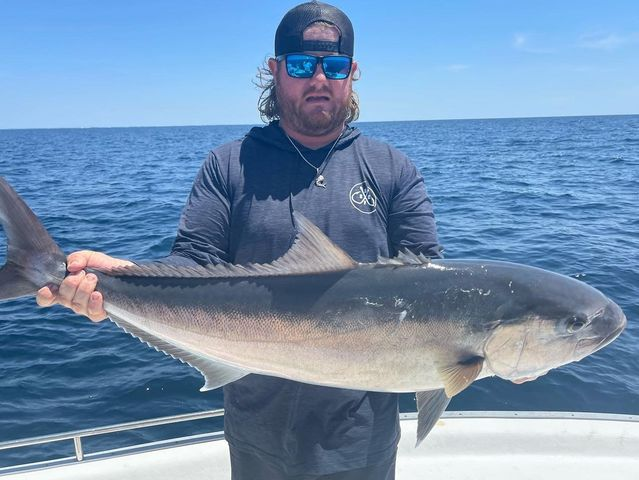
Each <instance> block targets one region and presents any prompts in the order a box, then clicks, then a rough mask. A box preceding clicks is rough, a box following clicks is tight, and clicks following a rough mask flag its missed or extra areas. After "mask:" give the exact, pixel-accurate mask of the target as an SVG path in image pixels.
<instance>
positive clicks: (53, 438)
mask: <svg viewBox="0 0 639 480" xmlns="http://www.w3.org/2000/svg"><path fill="white" fill-rule="evenodd" d="M223 415H224V410H223V409H215V410H206V411H202V412H193V413H187V414H180V415H171V416H166V417H157V418H151V419H146V420H139V421H133V422H126V423H120V424H114V425H107V426H103V427H94V428H87V429H82V430H75V431H70V432H63V433H57V434H50V435H42V436H37V437H31V438H24V439H17V440H9V441H5V442H0V451H2V450H7V449H12V448H23V447H27V446H33V445H43V444H48V443H54V442H60V441H64V440H73V441H74V443H75V446H76V455H75V456H69V457H62V458H57V459H53V460H45V461H41V462H32V463H25V464H18V465H9V466H6V467H0V477H3V476H5V475H10V474H16V473H23V472H30V471H36V470H42V469H46V468H51V467H56V466H65V465H72V464H79V463H85V462H89V461H95V460H103V459H107V458H116V457H121V456H125V455H133V454H137V453H143V452H147V451H152V450H160V449H164V448H172V447H178V446H186V445H191V444H197V443H202V442H208V441H219V440H223V439H224V432H223V431H215V432H208V433H203V434H197V435H190V436H185V437H177V438H169V439H165V440H160V441H154V442H144V443H138V444H135V445H129V446H126V447H120V448H116V449H109V450H102V451H98V452H93V453H88V454H86V455H85V454H84V453H83V452H82V447H81V440H82V439H83V438H88V437H93V436H98V435H105V434H111V433H118V432H125V431H132V430H138V429H142V428H147V427H154V426H161V425H169V424H173V423H181V422H188V421H195V420H204V419H209V418H216V417H221V416H223ZM399 417H400V420H402V421H414V420H416V419H417V412H405V413H400V415H399ZM455 418H463V419H524V420H526V419H528V420H587V421H606V422H630V423H639V415H630V414H616V413H596V412H566V411H499V410H495V411H486V410H466V411H450V412H444V414H443V415H442V416H441V419H442V420H446V419H455ZM78 447H79V450H78Z"/></svg>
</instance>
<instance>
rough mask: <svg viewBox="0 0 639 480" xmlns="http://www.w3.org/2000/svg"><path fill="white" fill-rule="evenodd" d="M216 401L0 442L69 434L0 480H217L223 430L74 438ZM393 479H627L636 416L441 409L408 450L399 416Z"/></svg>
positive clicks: (637, 429)
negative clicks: (156, 437) (110, 441)
mask: <svg viewBox="0 0 639 480" xmlns="http://www.w3.org/2000/svg"><path fill="white" fill-rule="evenodd" d="M223 414H224V412H223V410H221V409H218V410H209V411H204V412H197V413H191V414H185V415H176V416H170V417H161V418H155V419H149V420H143V421H138V422H129V423H123V424H118V425H110V426H105V427H100V428H91V429H86V430H78V431H74V432H67V433H61V434H54V435H46V436H41V437H34V438H27V439H20V440H11V441H5V442H2V443H0V452H1V451H2V450H7V449H15V448H24V447H28V446H33V445H42V444H50V443H53V442H61V441H68V442H73V444H74V449H75V454H74V455H73V456H71V457H65V458H60V459H56V460H49V461H43V462H36V463H29V464H23V465H12V466H8V467H3V468H0V479H2V480H45V479H46V480H89V479H91V480H111V479H113V480H116V479H118V480H120V479H129V478H130V479H135V480H146V479H153V480H169V479H171V480H181V479H184V480H187V479H188V480H200V479H202V480H204V479H206V480H218V479H226V480H228V479H229V478H230V465H229V460H228V446H227V444H226V442H225V441H224V433H223V432H222V431H212V432H209V433H204V434H198V435H191V436H186V437H180V438H172V439H169V440H162V441H156V442H151V443H143V444H138V445H133V446H127V447H123V448H117V449H111V450H106V451H97V452H85V451H84V447H83V441H84V440H86V439H87V438H89V437H95V436H99V435H109V434H114V433H117V432H124V431H133V430H139V429H144V428H148V427H154V426H159V425H168V424H172V423H181V422H191V421H198V420H203V419H208V418H214V417H221V416H223ZM400 419H401V427H402V438H401V441H400V444H399V449H398V455H397V479H398V480H412V479H421V478H426V479H429V480H436V479H447V480H457V479H478V478H489V479H491V480H501V479H504V480H505V479H509V480H511V479H514V478H516V479H518V480H521V479H535V480H538V479H540V478H543V479H562V480H566V479H579V480H588V479H597V480H601V479H602V478H614V479H632V480H635V479H636V478H637V475H639V416H633V415H619V414H598V413H574V412H485V411H470V412H445V413H444V415H443V416H442V418H441V419H440V420H439V421H438V423H437V425H436V426H435V428H434V429H433V431H432V432H431V433H430V434H429V436H428V437H427V438H426V440H425V441H424V442H423V443H422V444H421V445H420V446H419V447H418V448H415V432H416V428H417V414H416V413H404V414H401V415H400Z"/></svg>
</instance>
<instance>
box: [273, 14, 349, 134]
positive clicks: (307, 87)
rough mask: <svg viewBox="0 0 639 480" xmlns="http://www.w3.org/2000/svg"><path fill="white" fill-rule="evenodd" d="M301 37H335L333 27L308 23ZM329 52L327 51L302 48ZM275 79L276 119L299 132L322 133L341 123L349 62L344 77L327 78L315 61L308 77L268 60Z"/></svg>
mask: <svg viewBox="0 0 639 480" xmlns="http://www.w3.org/2000/svg"><path fill="white" fill-rule="evenodd" d="M304 40H329V41H333V42H335V41H338V40H339V32H338V30H337V29H336V28H335V27H329V26H326V25H311V26H310V27H308V28H307V29H306V30H305V31H304ZM304 53H310V54H313V55H330V54H331V52H304ZM269 67H270V69H271V72H272V73H273V78H274V79H275V93H276V95H277V101H278V105H279V113H280V120H281V122H282V123H283V124H284V126H286V127H288V128H290V129H292V130H293V131H295V132H298V133H300V134H303V135H308V136H322V135H327V134H329V133H331V132H333V131H335V130H339V129H341V128H342V127H343V125H344V120H345V119H346V116H347V111H348V108H347V107H348V102H349V100H350V96H351V93H352V85H353V80H352V76H353V73H354V72H355V70H356V69H357V64H356V63H355V62H353V67H352V69H351V74H350V75H349V77H348V78H346V79H344V80H329V79H327V78H326V76H325V75H324V71H323V70H322V66H321V65H317V68H316V70H315V74H314V75H313V76H312V77H311V78H292V77H290V76H289V75H288V73H287V72H286V64H285V62H284V61H281V62H277V61H275V60H273V59H271V60H270V61H269Z"/></svg>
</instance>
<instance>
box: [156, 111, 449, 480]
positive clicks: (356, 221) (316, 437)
mask: <svg viewBox="0 0 639 480" xmlns="http://www.w3.org/2000/svg"><path fill="white" fill-rule="evenodd" d="M332 146H333V145H332V142H331V144H329V145H327V146H325V147H323V148H320V149H317V150H311V149H308V148H305V147H304V146H302V145H300V144H297V147H298V148H299V150H300V151H301V153H302V155H303V156H304V157H305V158H306V160H307V161H308V162H310V163H311V164H313V165H314V166H315V167H317V168H319V170H320V172H321V174H322V175H323V176H324V177H325V178H326V188H321V187H318V186H316V185H315V183H314V181H315V178H316V176H317V171H316V169H315V168H313V167H311V166H309V165H308V164H307V162H305V161H304V160H303V159H302V158H301V156H300V153H298V152H297V151H296V150H295V148H294V147H293V146H292V145H291V142H290V141H289V139H288V138H286V136H285V134H284V132H283V130H282V129H281V128H280V127H279V125H278V123H277V122H273V123H271V124H269V125H267V126H265V127H256V128H253V129H252V130H251V131H250V132H249V133H248V134H247V135H246V137H244V138H243V139H241V140H237V141H234V142H231V143H228V144H225V145H222V146H221V147H219V148H217V149H216V150H214V151H212V152H211V153H210V154H209V156H208V158H207V159H206V161H205V162H204V164H203V166H202V168H201V170H200V172H199V174H198V176H197V178H196V180H195V183H194V185H193V189H192V191H191V194H190V196H189V199H188V201H187V204H186V207H185V209H184V211H183V214H182V217H181V220H180V225H179V231H178V235H177V238H176V240H175V244H174V247H173V252H172V255H171V257H170V258H169V259H167V260H170V261H173V262H176V263H177V262H179V263H185V262H189V263H190V262H193V261H194V262H197V263H199V264H207V263H219V262H220V261H224V262H232V263H239V264H243V263H249V262H259V263H265V262H270V261H272V260H274V259H276V258H278V257H280V256H281V255H282V254H283V253H284V252H285V251H286V250H287V249H288V248H289V246H290V245H291V242H292V240H293V238H294V235H295V230H294V228H293V223H292V220H291V210H292V209H293V210H296V211H299V212H301V213H303V214H304V215H305V216H306V217H307V218H308V219H310V220H311V221H312V222H313V223H315V224H316V225H317V226H318V227H319V228H320V229H321V230H322V231H323V232H324V233H325V234H326V235H327V236H328V237H329V238H330V239H331V240H332V241H333V242H335V243H336V244H337V245H339V246H340V247H341V248H343V249H344V250H345V251H346V252H348V253H349V254H350V255H351V256H352V257H353V258H354V259H355V260H357V261H359V262H373V261H375V260H376V259H377V257H378V256H383V257H389V256H394V255H396V254H397V252H398V251H399V250H400V249H404V248H407V249H409V250H411V251H413V252H415V253H424V254H425V255H427V256H431V257H435V256H440V247H439V245H438V241H437V234H436V228H435V220H434V217H433V211H432V205H431V202H430V200H429V198H428V196H427V193H426V189H425V187H424V182H423V179H422V177H421V175H420V174H419V172H418V171H417V169H416V168H415V166H414V165H413V164H412V163H411V162H410V161H409V160H408V159H407V158H406V156H405V155H403V154H402V153H401V152H399V151H398V150H396V149H394V148H393V147H391V146H389V145H387V144H384V143H382V142H379V141H376V140H373V139H371V138H369V137H366V136H365V135H362V134H361V132H360V131H359V130H357V129H355V128H351V127H347V129H346V130H345V131H344V133H343V134H342V137H341V138H340V140H339V141H338V142H337V144H336V145H335V148H334V149H333V151H332V153H331V154H330V156H329V157H328V158H326V156H327V154H328V153H329V151H330V149H331V147H332ZM326 361H330V359H327V360H326ZM224 397H225V398H224V407H225V410H226V414H225V434H226V438H227V440H228V442H229V444H230V446H231V448H235V449H238V450H241V451H244V452H247V453H252V454H255V455H259V456H260V457H261V458H263V459H264V461H267V462H269V463H271V464H273V465H274V466H276V467H278V468H280V469H281V470H283V471H284V472H286V473H287V474H288V475H299V474H311V475H326V474H331V473H334V472H338V471H343V470H352V469H357V468H362V467H366V466H370V465H375V464H380V463H383V462H385V461H387V460H388V459H390V458H391V457H392V456H393V454H394V452H395V448H396V446H397V442H398V440H399V422H398V415H397V411H398V407H397V405H398V397H397V395H396V394H389V393H379V392H375V393H373V392H362V391H354V390H344V389H337V388H329V387H320V386H315V385H306V384H301V383H297V382H293V381H289V380H283V379H279V378H275V377H267V376H260V375H249V376H247V377H244V378H243V379H241V380H238V381H236V382H234V383H232V384H230V385H227V386H226V387H224Z"/></svg>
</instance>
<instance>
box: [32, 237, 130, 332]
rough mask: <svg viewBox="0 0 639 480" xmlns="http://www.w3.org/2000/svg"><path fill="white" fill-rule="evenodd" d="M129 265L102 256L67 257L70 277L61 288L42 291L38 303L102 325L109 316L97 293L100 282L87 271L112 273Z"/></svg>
mask: <svg viewBox="0 0 639 480" xmlns="http://www.w3.org/2000/svg"><path fill="white" fill-rule="evenodd" d="M126 265H132V263H131V262H129V261H128V260H121V259H119V258H113V257H109V256H108V255H105V254H104V253H100V252H92V251H89V250H82V251H80V252H74V253H72V254H71V255H69V256H68V257H67V270H68V271H69V275H67V277H66V278H65V279H64V281H63V282H62V283H61V284H60V285H59V286H57V287H55V286H47V287H42V288H41V289H40V290H39V291H38V295H37V296H36V301H37V302H38V305H40V306H41V307H50V306H51V305H54V304H56V303H59V304H60V305H64V306H65V307H68V308H70V309H71V310H73V311H74V312H75V313H77V314H79V315H84V316H86V317H89V318H90V319H91V320H92V321H93V322H100V321H102V320H104V319H105V318H106V317H107V313H106V312H105V311H104V302H103V299H102V294H101V293H100V292H96V291H95V287H96V285H97V283H98V278H97V277H96V276H95V275H94V274H93V273H86V272H85V271H84V269H85V268H94V269H96V270H109V269H111V268H113V267H123V266H126Z"/></svg>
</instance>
